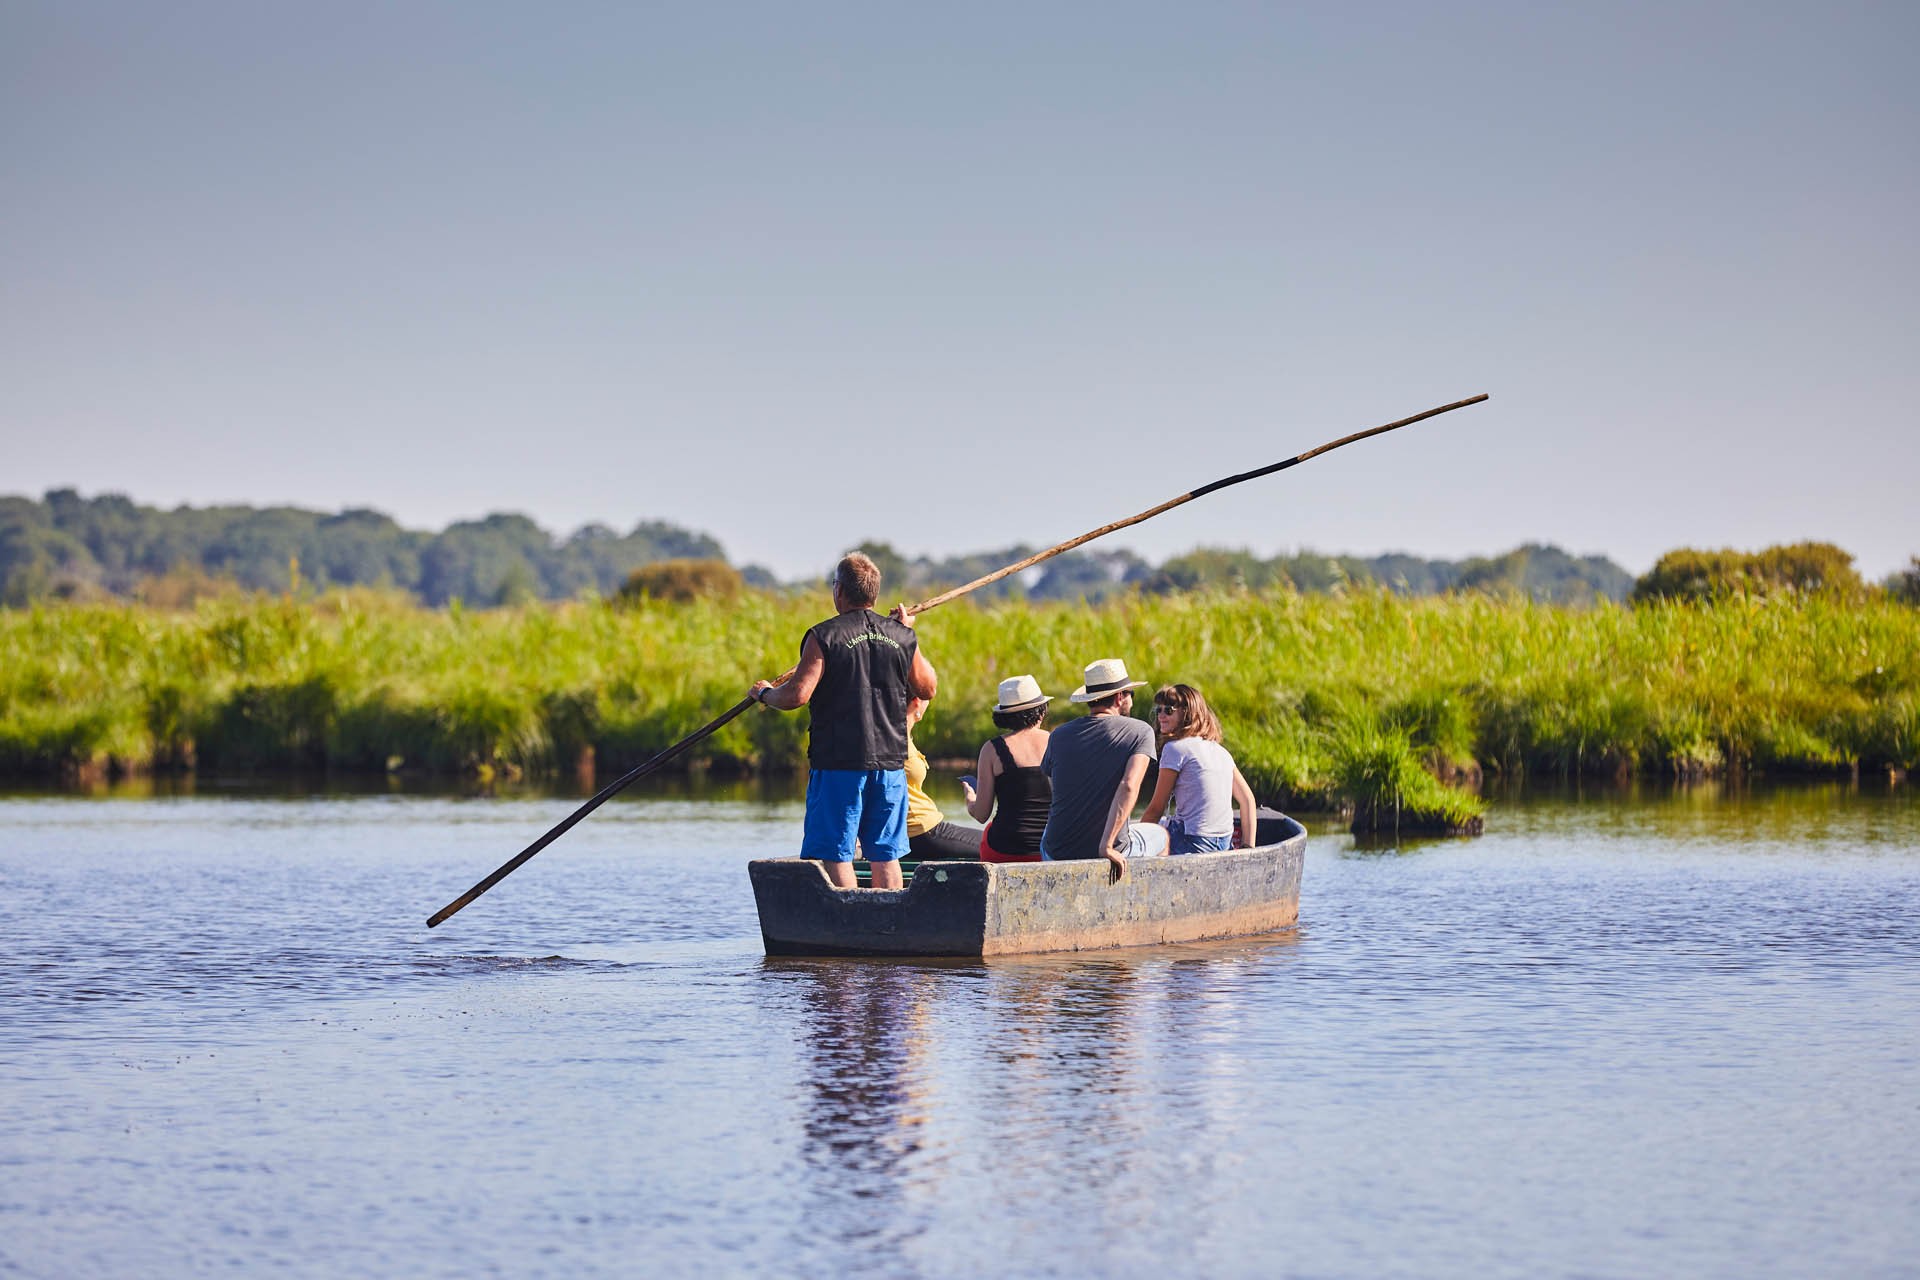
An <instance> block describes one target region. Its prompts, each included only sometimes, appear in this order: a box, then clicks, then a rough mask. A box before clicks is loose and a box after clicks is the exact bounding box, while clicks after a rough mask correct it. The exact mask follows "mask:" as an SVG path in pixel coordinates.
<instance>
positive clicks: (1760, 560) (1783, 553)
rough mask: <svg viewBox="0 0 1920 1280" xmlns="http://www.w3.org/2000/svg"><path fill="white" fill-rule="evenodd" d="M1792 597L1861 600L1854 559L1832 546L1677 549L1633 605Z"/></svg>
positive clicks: (1639, 588)
mask: <svg viewBox="0 0 1920 1280" xmlns="http://www.w3.org/2000/svg"><path fill="white" fill-rule="evenodd" d="M1778 591H1793V592H1799V593H1800V594H1802V595H1815V594H1827V595H1834V596H1839V597H1842V598H1845V599H1849V600H1857V599H1859V598H1860V597H1861V596H1862V595H1863V594H1864V593H1865V591H1866V584H1865V583H1864V582H1862V581H1861V580H1860V574H1859V573H1858V572H1857V571H1856V570H1855V569H1854V567H1853V556H1852V555H1850V554H1848V553H1847V552H1845V551H1843V550H1841V549H1840V548H1839V547H1836V546H1834V545H1833V544H1832V543H1831V542H1796V543H1793V544H1792V545H1790V546H1778V547H1768V548H1767V549H1766V550H1764V551H1755V552H1746V551H1734V550H1731V549H1723V550H1720V551H1697V550H1695V549H1694V548H1692V547H1681V548H1680V549H1679V550H1677V551H1669V552H1667V554H1666V555H1664V556H1661V557H1660V559H1659V561H1658V562H1657V563H1655V565H1654V566H1653V568H1652V569H1650V570H1649V571H1648V572H1647V575H1646V576H1645V577H1643V578H1641V579H1640V580H1639V581H1638V582H1636V583H1635V584H1634V587H1633V598H1634V599H1635V600H1725V599H1729V598H1731V597H1733V596H1742V595H1765V594H1768V593H1771V592H1778Z"/></svg>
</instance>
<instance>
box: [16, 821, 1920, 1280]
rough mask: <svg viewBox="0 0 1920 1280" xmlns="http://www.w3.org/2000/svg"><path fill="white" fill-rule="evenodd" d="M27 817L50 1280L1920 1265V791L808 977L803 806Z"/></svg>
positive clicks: (38, 1216)
mask: <svg viewBox="0 0 1920 1280" xmlns="http://www.w3.org/2000/svg"><path fill="white" fill-rule="evenodd" d="M571 804H572V801H570V800H568V799H552V798H517V799H515V798H509V799H462V798H459V797H448V796H441V797H431V796H424V797H422V796H415V797H407V796H336V797H325V796H307V797H251V798H249V797H246V796H239V797H233V796H206V795H201V796H194V797H172V798H155V797H146V798H113V799H85V798H74V797H47V796H41V797H34V796H15V797H11V798H0V933H3V934H4V936H5V938H6V939H7V940H8V942H9V945H8V947H7V948H6V953H5V955H4V957H0V1273H7V1274H21V1275H35V1276H39V1275H44V1276H62V1277H65V1276H73V1275H89V1276H104V1275H142V1276H150V1275H152V1276H170V1275H183V1274H203V1273H221V1272H231V1273H258V1272H261V1271H264V1270H265V1269H267V1268H269V1267H272V1268H278V1269H282V1270H284V1271H286V1272H289V1273H293V1274H309V1275H342V1274H373V1275H407V1276H439V1275H444V1276H473V1275H489V1274H502V1275H506V1274H510V1275H516V1276H518V1275H536V1274H539V1275H567V1276H578V1275H594V1274H622V1275H630V1274H649V1275H689V1276H691V1275H702V1276H705V1275H715V1274H742V1275H767V1276H774V1275H828V1274H834V1275H850V1276H956V1277H957V1276H977V1275H1004V1276H1047V1275H1059V1276H1085V1275H1111V1276H1163V1275H1204V1276H1273V1275H1302V1276H1329V1277H1331V1276H1365V1277H1375V1276H1396V1275H1407V1276H1475V1277H1480V1276H1528V1277H1532V1276H1540V1275H1577V1276H1644V1275H1651V1274H1668V1275H1679V1274H1686V1275H1724V1276H1775V1275H1777V1276H1807V1275H1822V1276H1827V1275H1832V1276H1839V1275H1848V1276H1876V1275H1888V1276H1891V1275H1913V1274H1917V1273H1920V800H1916V797H1915V788H1912V787H1908V788H1905V789H1904V790H1901V791H1896V792H1892V793H1888V792H1886V791H1884V790H1882V791H1880V792H1879V793H1878V794H1875V793H1873V789H1872V788H1865V789H1863V791H1862V792H1859V793H1852V792H1849V791H1848V790H1847V789H1844V788H1810V789H1801V790H1795V791H1788V792H1771V793H1759V794H1747V795H1736V796H1731V797H1728V796H1721V795H1720V794H1719V793H1717V792H1712V791H1696V792H1688V793H1681V794H1678V795H1661V794H1650V795H1647V796H1642V797H1629V796H1620V795H1613V796H1603V797H1599V798H1593V797H1589V798H1585V799H1571V798H1564V797H1563V798H1557V799H1551V800H1548V799H1540V800H1526V799H1517V800H1514V801H1510V802H1508V803H1505V804H1503V805H1502V806H1501V807H1500V808H1499V809H1498V810H1497V811H1496V814H1495V818H1494V820H1493V822H1492V823H1491V824H1490V833H1489V834H1488V835H1487V836H1486V838H1484V839H1482V840H1480V841H1477V842H1471V843H1446V844H1438V845H1428V846H1423V847H1420V848H1417V849H1413V850H1407V851H1401V852H1398V853H1363V852H1359V851H1356V850H1355V849H1354V848H1353V845H1352V841H1351V840H1350V839H1348V838H1347V837H1345V836H1344V835H1340V834H1337V833H1334V832H1331V831H1327V830H1325V829H1323V828H1319V829H1316V831H1315V836H1314V840H1313V843H1312V846H1311V849H1310V853H1309V857H1308V864H1307V875H1306V886H1305V892H1304V894H1303V897H1302V908H1301V920H1302V923H1301V927H1300V929H1299V930H1298V931H1297V933H1295V934H1292V935H1288V936H1284V937H1280V938H1277V939H1269V940H1264V941H1259V942H1241V943H1231V944H1219V945H1212V946H1205V947H1187V948H1177V949H1164V950H1153V951H1145V952H1139V953H1107V954H1101V955H1090V956H1078V957H1062V958H1052V959H1037V960H1030V961H995V962H991V963H988V964H977V963H976V964H956V965H928V964H920V965H915V964H880V963H871V962H862V963H839V962H794V961H769V960H767V959H765V958H763V957H762V956H761V954H760V946H759V936H758V933H757V930H756V926H755V922H754V916H753V904H752V898H751V895H750V893H749V891H748V887H747V880H746V872H745V866H744V864H745V861H746V859H747V857H748V856H750V855H756V854H763V853H769V852H779V851H785V850H786V849H787V848H788V847H789V846H791V845H792V844H793V843H794V841H795V839H796V836H797V832H798V825H799V810H798V807H797V806H796V805H795V804H794V803H792V802H791V801H787V800H767V799H765V798H756V797H753V796H750V795H749V796H743V797H737V798H722V799H707V800H691V799H685V798H680V799H675V798H671V797H665V796H655V797H651V798H649V797H641V798H637V799H633V800H631V801H626V800H623V801H621V802H617V803H615V804H613V805H610V806H608V807H607V808H606V809H604V810H602V811H601V813H599V814H596V815H595V816H594V817H593V818H591V819H589V820H588V822H587V823H585V824H583V825H582V826H581V827H579V828H577V829H576V830H575V831H574V832H573V833H572V834H570V835H569V836H568V837H566V838H565V839H564V840H562V841H561V842H560V843H559V844H557V845H555V846H554V847H553V848H552V849H550V850H548V851H547V852H545V853H543V854H542V855H541V856H540V857H539V858H536V859H535V860H534V861H533V862H531V863H530V864H528V865H527V866H526V867H524V868H522V869H521V870H520V871H519V872H518V873H517V874H516V875H514V876H513V877H511V878H510V879H508V880H507V881H506V882H505V883H504V884H502V885H501V886H500V887H499V888H497V889H495V890H494V892H493V893H492V894H490V895H488V896H487V897H485V898H483V899H481V900H480V901H479V902H478V903H477V904H475V905H474V906H472V907H470V908H469V909H468V910H467V911H466V912H465V913H463V914H462V915H460V916H458V917H456V918H455V919H454V920H453V921H451V922H449V923H448V924H447V925H445V926H443V927H442V928H440V929H438V930H435V931H432V932H428V931H427V930H426V929H425V928H423V927H422V926H423V921H424V919H425V917H426V916H427V915H428V914H430V913H431V912H432V911H433V910H434V909H436V908H437V907H439V906H441V905H442V904H443V903H445V902H446V901H448V900H450V899H451V898H453V897H454V896H455V895H457V894H458V893H459V892H460V891H461V890H463V889H465V888H466V887H467V886H468V885H469V884H471V883H472V882H473V881H474V880H476V879H478V878H479V877H480V875H482V874H483V873H485V872H487V871H489V870H491V869H492V868H493V867H494V866H496V865H498V864H499V863H500V862H502V861H504V860H505V859H506V858H507V857H508V856H510V855H511V854H513V853H514V852H515V851H517V850H518V849H519V848H520V847H521V846H522V845H523V844H524V843H526V842H527V841H528V840H530V839H531V838H532V837H533V836H534V835H537V834H538V833H539V832H540V831H541V830H543V829H545V827H546V826H548V825H549V824H551V823H552V822H553V821H556V820H557V819H558V818H560V817H561V816H563V815H564V814H565V813H566V812H567V811H568V809H569V808H570V807H571Z"/></svg>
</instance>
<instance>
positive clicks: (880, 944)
mask: <svg viewBox="0 0 1920 1280" xmlns="http://www.w3.org/2000/svg"><path fill="white" fill-rule="evenodd" d="M1284 821H1285V822H1287V823H1288V824H1289V826H1290V828H1291V833H1290V834H1287V835H1286V836H1285V838H1283V839H1281V840H1280V841H1278V842H1277V843H1272V844H1266V845H1262V846H1261V847H1259V848H1256V849H1241V850H1235V851H1233V852H1231V853H1203V854H1191V855H1188V856H1186V857H1180V858H1136V859H1132V860H1130V861H1129V862H1128V864H1127V868H1128V874H1127V878H1126V879H1125V880H1123V881H1121V882H1120V883H1119V884H1112V883H1109V878H1108V864H1107V862H1106V861H1105V860H1104V859H1093V860H1091V861H1085V862H1040V863H1014V864H995V863H984V862H923V863H921V864H920V866H919V867H918V869H917V870H915V872H914V873H913V880H912V882H911V883H910V884H908V885H907V887H906V888H904V889H836V888H834V887H833V885H832V884H831V882H829V881H828V880H827V877H826V872H825V871H824V870H823V869H822V868H821V866H820V864H819V863H818V862H809V861H803V860H802V859H799V858H769V859H763V860H758V861H754V862H750V863H748V864H747V870H748V874H749V876H750V877H751V878H752V881H753V897H754V904H755V906H756V907H757V908H758V909H759V912H760V934H761V937H762V939H763V941H764V942H765V944H766V950H767V954H768V955H770V956H805V955H830V956H998V955H1020V954H1026V953H1032V952H1042V951H1089V950H1099V949H1105V948H1109V947H1139V946H1154V945H1158V944H1162V943H1169V942H1197V941H1200V940H1203V939H1207V938H1235V937H1244V936H1248V935H1252V934H1260V933H1272V932H1275V931H1277V930H1281V929H1288V928H1291V927H1292V926H1293V925H1294V924H1295V923H1296V922H1297V921H1298V920H1299V917H1300V876H1301V872H1302V870H1303V869H1304V866H1305V862H1306V852H1307V835H1306V831H1305V830H1304V829H1303V828H1301V827H1300V825H1299V824H1298V823H1297V822H1293V820H1292V819H1285V820H1284ZM1263 834H1264V833H1263Z"/></svg>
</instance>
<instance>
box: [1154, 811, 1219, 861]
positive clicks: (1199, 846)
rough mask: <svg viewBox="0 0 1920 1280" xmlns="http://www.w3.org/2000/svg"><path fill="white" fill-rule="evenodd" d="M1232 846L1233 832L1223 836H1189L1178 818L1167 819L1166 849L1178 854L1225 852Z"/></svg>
mask: <svg viewBox="0 0 1920 1280" xmlns="http://www.w3.org/2000/svg"><path fill="white" fill-rule="evenodd" d="M1231 848H1233V833H1232V832H1228V833H1227V834H1226V835H1224V836H1190V835H1188V834H1187V829H1186V828H1185V827H1184V826H1182V825H1181V824H1180V819H1178V818H1169V819H1167V851H1168V852H1169V853H1172V854H1174V855H1175V856H1178V855H1180V854H1183V853H1225V852H1226V851H1227V850H1229V849H1231Z"/></svg>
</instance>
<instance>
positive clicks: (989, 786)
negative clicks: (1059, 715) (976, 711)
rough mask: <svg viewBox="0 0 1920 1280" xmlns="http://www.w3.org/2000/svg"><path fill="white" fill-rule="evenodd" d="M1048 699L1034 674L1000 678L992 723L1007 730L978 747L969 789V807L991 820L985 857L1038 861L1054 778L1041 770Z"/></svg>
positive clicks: (989, 859) (977, 818) (983, 819)
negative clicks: (976, 781) (976, 780)
mask: <svg viewBox="0 0 1920 1280" xmlns="http://www.w3.org/2000/svg"><path fill="white" fill-rule="evenodd" d="M1049 701H1051V699H1050V698H1049V697H1048V696H1047V695H1046V694H1044V693H1041V692H1040V686H1039V684H1038V683H1037V682H1036V681H1035V680H1034V679H1033V677H1032V676H1015V677H1013V678H1012V679H1011V680H1002V681H1001V682H1000V701H999V702H998V703H997V704H996V705H995V706H994V708H993V723H994V724H995V725H996V726H998V727H999V728H1001V729H1005V730H1007V732H1006V733H1004V734H1002V735H1001V736H1000V737H998V738H994V739H993V740H991V741H990V742H988V743H987V744H986V745H985V746H983V747H981V748H980V762H979V770H980V774H979V776H980V785H979V788H978V790H975V789H974V788H971V787H969V788H968V789H967V812H968V813H969V814H971V815H973V818H974V820H975V821H978V822H984V823H987V824H988V825H987V834H986V838H985V839H984V840H983V841H982V842H981V845H980V857H981V859H982V860H983V861H986V862H1038V861H1040V835H1041V833H1042V832H1043V831H1045V830H1046V828H1047V809H1048V807H1049V806H1050V805H1052V803H1053V784H1052V783H1050V782H1048V781H1047V776H1046V775H1045V774H1044V773H1041V772H1040V761H1041V758H1042V757H1043V756H1045V755H1046V751H1047V731H1046V730H1045V729H1043V728H1041V727H1040V726H1041V724H1042V723H1043V722H1044V721H1045V720H1046V718H1047V703H1048V702H1049Z"/></svg>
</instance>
